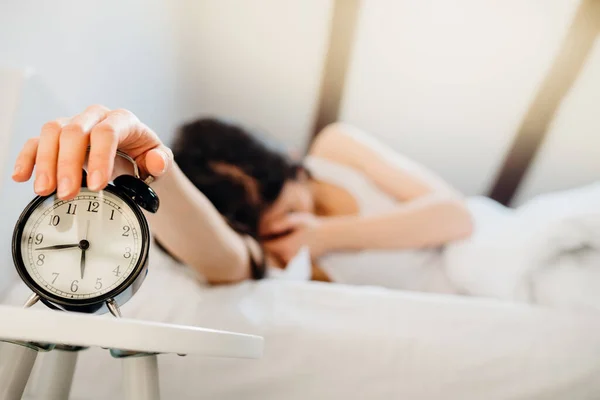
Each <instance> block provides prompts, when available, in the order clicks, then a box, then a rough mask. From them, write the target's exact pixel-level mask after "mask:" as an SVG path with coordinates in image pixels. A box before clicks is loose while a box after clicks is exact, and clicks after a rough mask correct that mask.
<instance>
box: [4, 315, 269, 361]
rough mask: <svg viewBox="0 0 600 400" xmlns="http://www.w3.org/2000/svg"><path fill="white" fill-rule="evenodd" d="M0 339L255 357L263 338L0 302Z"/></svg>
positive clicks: (150, 351)
mask: <svg viewBox="0 0 600 400" xmlns="http://www.w3.org/2000/svg"><path fill="white" fill-rule="evenodd" d="M0 339H5V340H19V341H29V342H44V343H53V344H66V345H72V346H86V347H92V346H98V347H106V348H112V349H120V350H132V351H139V352H147V353H179V354H196V355H203V356H213V357H235V358H259V357H261V356H262V352H263V338H262V337H259V336H253V335H245V334H240V333H233V332H225V331H218V330H212V329H205V328H197V327H191V326H182V325H171V324H163V323H156V322H144V321H138V320H131V319H126V318H114V317H112V316H109V315H107V316H97V315H86V314H77V313H66V312H58V311H51V310H33V309H23V308H17V307H7V306H0Z"/></svg>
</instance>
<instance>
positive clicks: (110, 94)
mask: <svg viewBox="0 0 600 400" xmlns="http://www.w3.org/2000/svg"><path fill="white" fill-rule="evenodd" d="M92 4H94V6H91V5H92ZM173 7H174V3H172V2H170V1H167V0H129V1H126V2H124V1H118V0H108V1H104V2H101V3H89V2H83V1H75V0H73V1H66V0H56V1H51V2H42V1H35V0H3V1H2V2H0V68H1V67H13V68H16V69H23V68H25V67H31V68H33V70H35V74H34V75H32V76H30V78H29V79H28V80H27V81H26V82H25V83H24V85H23V88H22V93H21V96H20V101H19V108H18V110H17V115H16V120H15V123H14V124H13V128H14V129H13V137H12V140H11V143H10V148H9V154H8V162H7V164H6V168H5V169H6V170H5V171H4V173H3V175H4V179H3V181H4V182H3V186H2V187H0V189H1V191H0V199H1V200H0V201H1V206H2V213H0V289H1V287H2V285H3V282H6V280H7V279H8V276H9V275H8V274H9V273H12V261H11V256H10V235H11V233H12V228H13V226H14V222H15V221H16V219H17V217H18V215H19V213H20V212H21V211H22V209H23V208H24V206H25V205H26V204H27V203H28V202H29V200H31V198H32V196H33V190H32V188H31V186H30V185H29V184H24V185H17V184H15V183H13V182H12V181H11V180H10V174H11V169H12V164H13V162H14V158H15V157H16V154H17V151H18V149H19V148H20V147H21V146H22V144H23V143H24V142H25V140H26V138H28V137H31V136H35V135H37V134H39V128H40V127H41V125H42V124H43V123H44V122H45V121H47V120H50V119H54V118H56V117H60V116H65V115H72V114H74V113H77V112H80V111H81V110H83V109H84V108H85V107H86V106H88V105H90V104H94V103H102V104H106V105H107V106H109V107H127V108H130V109H132V110H134V111H135V112H136V113H137V114H138V115H139V116H140V118H142V119H143V120H144V121H146V122H147V123H148V124H149V125H150V126H152V127H154V128H155V129H156V131H157V132H159V133H160V134H163V136H164V137H166V138H168V135H164V133H165V132H170V131H171V130H172V129H173V126H174V124H176V123H178V122H179V120H180V118H181V117H180V114H179V105H178V101H179V99H180V96H179V95H177V93H176V90H177V88H178V87H179V85H178V82H177V78H178V76H179V74H178V71H177V69H176V67H177V60H178V54H179V53H178V51H179V47H178V41H177V40H176V37H175V35H176V34H177V31H176V26H177V21H176V20H175V19H174V14H175V10H174V8H173ZM6 89H7V87H2V88H0V90H2V91H3V93H6Z"/></svg>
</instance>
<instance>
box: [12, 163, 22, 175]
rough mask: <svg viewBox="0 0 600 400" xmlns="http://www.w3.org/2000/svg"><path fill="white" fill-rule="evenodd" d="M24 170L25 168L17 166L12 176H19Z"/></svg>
mask: <svg viewBox="0 0 600 400" xmlns="http://www.w3.org/2000/svg"><path fill="white" fill-rule="evenodd" d="M22 170H23V168H21V166H20V165H15V169H14V171H13V174H12V176H16V175H19V174H20V173H21V171H22Z"/></svg>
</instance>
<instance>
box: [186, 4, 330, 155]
mask: <svg viewBox="0 0 600 400" xmlns="http://www.w3.org/2000/svg"><path fill="white" fill-rule="evenodd" d="M331 5H332V2H331V0H325V1H324V0H302V1H297V0H252V1H244V0H218V1H217V0H210V1H208V0H204V1H193V0H190V1H188V2H187V3H186V7H184V8H182V9H181V10H184V11H185V15H184V16H183V18H182V19H183V21H184V23H183V25H182V26H183V27H184V29H182V38H181V40H182V43H183V46H184V47H185V48H186V49H187V52H186V57H185V59H184V60H182V61H183V62H182V67H183V68H184V70H183V74H184V76H187V77H189V79H188V80H187V81H186V88H185V90H184V100H183V107H184V111H185V115H186V117H188V118H189V117H194V116H196V115H198V114H199V113H200V114H217V115H224V116H228V117H231V118H234V119H236V120H238V121H240V122H242V123H244V124H247V125H249V126H252V127H256V128H259V129H262V130H264V131H266V132H268V133H270V134H272V135H274V136H277V137H278V138H279V139H281V140H283V141H285V142H286V143H287V144H289V145H292V146H296V147H304V145H305V144H306V141H307V137H308V136H307V135H308V133H309V131H310V129H311V126H312V122H313V116H314V111H315V104H316V97H317V93H318V90H319V83H320V75H321V69H322V62H323V57H324V54H325V51H326V45H327V40H328V29H329V18H330V12H331Z"/></svg>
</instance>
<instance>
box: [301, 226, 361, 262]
mask: <svg viewBox="0 0 600 400" xmlns="http://www.w3.org/2000/svg"><path fill="white" fill-rule="evenodd" d="M349 219H351V217H326V218H321V222H320V224H319V225H318V226H317V227H316V229H315V233H314V235H313V238H314V240H313V244H312V246H311V251H312V252H313V253H314V254H315V256H316V257H318V256H322V255H324V254H326V253H330V252H334V251H343V250H350V247H351V246H350V245H349V243H348V241H347V237H348V232H349V231H350V230H352V229H353V227H352V223H351V221H349Z"/></svg>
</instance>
